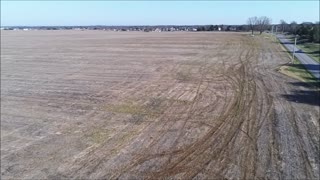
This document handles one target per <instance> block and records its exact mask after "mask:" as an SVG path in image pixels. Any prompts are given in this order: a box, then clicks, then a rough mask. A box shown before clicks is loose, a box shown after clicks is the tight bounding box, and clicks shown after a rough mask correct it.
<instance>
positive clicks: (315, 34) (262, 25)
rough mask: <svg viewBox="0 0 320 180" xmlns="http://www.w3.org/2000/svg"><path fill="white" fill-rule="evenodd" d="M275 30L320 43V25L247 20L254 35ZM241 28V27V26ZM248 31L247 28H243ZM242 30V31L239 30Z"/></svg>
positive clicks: (260, 19) (265, 19)
mask: <svg viewBox="0 0 320 180" xmlns="http://www.w3.org/2000/svg"><path fill="white" fill-rule="evenodd" d="M272 26H273V30H274V32H280V33H286V34H292V35H299V39H300V40H305V41H308V42H316V43H319V42H320V23H319V22H316V23H311V22H305V23H301V24H298V23H297V22H295V21H292V22H291V23H287V22H286V21H284V20H281V21H280V23H279V24H274V25H272V24H271V19H270V18H268V17H266V16H261V17H256V16H255V17H250V18H248V20H247V27H248V28H249V29H250V31H251V33H252V34H253V32H254V31H259V33H260V34H262V32H263V31H266V30H272ZM240 28H241V26H240ZM243 28H244V29H246V27H243ZM239 30H240V29H239Z"/></svg>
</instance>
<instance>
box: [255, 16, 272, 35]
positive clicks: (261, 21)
mask: <svg viewBox="0 0 320 180" xmlns="http://www.w3.org/2000/svg"><path fill="white" fill-rule="evenodd" d="M270 24H271V19H270V18H268V17H266V16H262V17H259V18H258V20H257V27H258V30H259V32H260V34H262V32H263V31H265V30H267V29H268V27H269V26H270Z"/></svg>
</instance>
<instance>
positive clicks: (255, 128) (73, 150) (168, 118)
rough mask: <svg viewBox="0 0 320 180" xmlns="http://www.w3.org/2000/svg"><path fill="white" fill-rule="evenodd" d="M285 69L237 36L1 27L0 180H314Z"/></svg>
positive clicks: (311, 122) (312, 92) (315, 130)
mask: <svg viewBox="0 0 320 180" xmlns="http://www.w3.org/2000/svg"><path fill="white" fill-rule="evenodd" d="M289 61H290V59H289V57H288V55H287V54H286V52H284V50H283V49H282V48H280V46H279V45H278V44H277V43H274V42H272V41H271V40H270V38H264V37H262V36H256V37H251V36H248V35H247V34H243V33H191V32H190V33H187V32H171V33H170V32H167V33H154V32H152V33H151V32H150V33H142V32H104V31H1V178H3V179H17V178H23V179H43V178H49V179H62V178H67V179H70V178H72V179H80V178H84V179H101V178H105V179H117V178H118V179H142V178H144V179H158V178H159V179H164V178H173V179H192V178H194V179H221V178H227V179H234V178H239V179H253V178H257V179H259V178H262V179H264V178H266V179H318V178H319V148H320V145H319V135H320V134H319V117H320V115H319V112H320V110H319V106H320V103H319V98H320V96H319V91H318V89H315V88H313V86H309V85H308V84H305V83H302V82H299V81H297V80H295V79H292V78H290V77H287V76H285V75H282V74H280V73H278V72H277V68H278V67H279V66H280V65H281V64H284V63H287V62H289Z"/></svg>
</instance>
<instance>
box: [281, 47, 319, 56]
mask: <svg viewBox="0 0 320 180" xmlns="http://www.w3.org/2000/svg"><path fill="white" fill-rule="evenodd" d="M282 52H286V53H292V51H282ZM295 53H304V54H310V55H319V56H320V51H312V52H303V51H302V50H301V49H300V50H298V51H296V52H295Z"/></svg>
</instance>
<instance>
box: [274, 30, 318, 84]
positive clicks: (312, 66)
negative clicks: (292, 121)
mask: <svg viewBox="0 0 320 180" xmlns="http://www.w3.org/2000/svg"><path fill="white" fill-rule="evenodd" d="M277 38H278V39H279V41H280V42H281V43H282V44H283V45H284V46H285V47H286V48H287V50H288V51H290V53H292V52H293V48H294V44H293V43H292V42H291V41H290V40H289V39H287V38H286V37H285V36H284V35H277ZM295 56H296V57H297V59H298V60H299V61H300V62H301V64H303V65H304V66H305V67H306V69H307V70H308V71H309V72H310V73H311V74H312V75H313V76H314V77H315V78H317V79H320V64H319V63H317V62H316V61H314V60H313V59H312V58H311V57H309V56H308V55H307V54H305V53H304V52H303V51H302V50H301V49H299V48H297V47H296V53H295Z"/></svg>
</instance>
